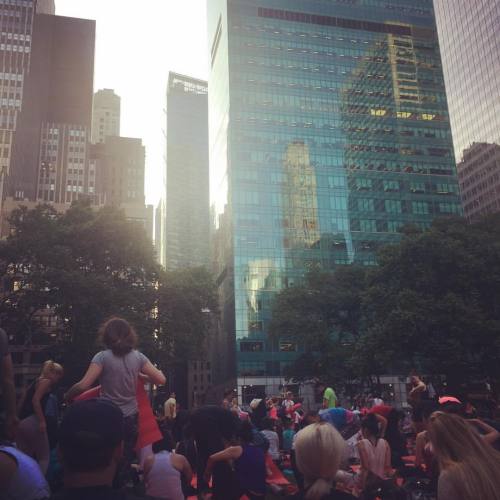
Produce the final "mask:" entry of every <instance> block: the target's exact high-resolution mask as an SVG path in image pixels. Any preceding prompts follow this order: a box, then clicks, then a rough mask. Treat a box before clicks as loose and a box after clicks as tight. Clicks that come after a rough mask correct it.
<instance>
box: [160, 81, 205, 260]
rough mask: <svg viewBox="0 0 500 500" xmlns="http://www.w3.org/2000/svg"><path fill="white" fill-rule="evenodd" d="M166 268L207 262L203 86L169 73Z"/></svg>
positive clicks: (197, 82)
mask: <svg viewBox="0 0 500 500" xmlns="http://www.w3.org/2000/svg"><path fill="white" fill-rule="evenodd" d="M166 130H167V155H166V160H167V175H166V221H165V223H166V242H165V243H166V245H165V246H166V267H167V268H171V269H176V268H181V267H196V266H202V265H207V264H208V260H209V222H210V214H209V198H208V197H209V184H208V96H207V82H204V81H201V80H197V79H196V78H191V77H189V76H184V75H179V74H177V73H170V75H169V80H168V89H167V128H166Z"/></svg>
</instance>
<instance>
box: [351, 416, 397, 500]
mask: <svg viewBox="0 0 500 500" xmlns="http://www.w3.org/2000/svg"><path fill="white" fill-rule="evenodd" d="M361 432H362V435H363V439H361V440H360V441H359V442H358V444H357V448H358V452H359V458H360V461H361V470H360V473H359V477H358V482H357V483H358V484H357V489H358V490H359V491H363V492H364V496H365V498H367V499H368V498H375V497H376V495H375V494H372V491H374V490H375V489H378V488H379V487H380V485H381V482H382V481H383V480H385V479H387V478H388V477H389V476H390V474H391V471H392V469H391V449H390V447H389V444H388V443H387V441H386V440H385V439H382V438H381V437H380V430H379V424H378V420H377V419H376V417H375V415H374V414H369V415H367V416H366V417H365V418H364V419H363V420H362V421H361Z"/></svg>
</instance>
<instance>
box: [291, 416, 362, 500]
mask: <svg viewBox="0 0 500 500" xmlns="http://www.w3.org/2000/svg"><path fill="white" fill-rule="evenodd" d="M345 447H346V444H345V441H344V440H343V439H342V436H341V435H340V434H339V432H338V431H337V430H336V429H335V428H334V427H333V426H332V425H329V424H327V423H326V422H321V423H315V424H310V425H308V426H307V427H304V428H303V429H302V430H301V431H300V432H298V433H297V435H296V439H295V459H296V463H297V467H298V469H299V470H300V472H301V474H302V476H303V481H304V489H303V491H299V493H298V494H297V495H296V496H295V497H293V498H296V499H304V500H348V499H353V498H354V497H353V496H352V495H349V494H347V493H343V492H341V491H337V490H335V488H334V487H335V477H336V475H337V473H338V471H339V466H340V462H341V459H342V457H343V456H344V452H345Z"/></svg>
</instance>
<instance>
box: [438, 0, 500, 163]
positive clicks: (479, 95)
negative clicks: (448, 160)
mask: <svg viewBox="0 0 500 500" xmlns="http://www.w3.org/2000/svg"><path fill="white" fill-rule="evenodd" d="M434 7H435V10H436V22H437V26H438V32H439V42H440V46H441V56H442V59H443V69H444V76H445V81H446V90H447V94H448V104H449V107H450V119H451V128H452V131H453V140H454V143H455V155H456V158H457V161H460V160H461V159H462V155H463V154H464V152H465V150H466V149H468V148H469V147H471V146H472V145H473V144H474V143H497V144H500V41H499V35H498V33H499V30H500V0H474V1H472V2H471V1H470V0H434ZM473 149H474V148H473Z"/></svg>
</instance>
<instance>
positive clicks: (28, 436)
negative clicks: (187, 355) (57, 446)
mask: <svg viewBox="0 0 500 500" xmlns="http://www.w3.org/2000/svg"><path fill="white" fill-rule="evenodd" d="M63 373H64V370H63V367H62V366H61V365H60V364H58V363H54V361H51V360H49V361H45V363H44V364H43V366H42V371H41V373H40V376H39V377H38V378H37V379H36V380H35V381H34V382H33V383H32V384H31V385H30V386H29V387H28V389H27V391H26V393H25V395H24V397H23V398H22V399H21V402H20V405H19V406H20V408H19V418H20V420H21V421H20V423H19V429H18V433H17V445H18V447H19V449H20V450H21V451H22V452H24V453H26V455H28V456H30V457H32V458H34V459H35V460H36V461H37V462H38V464H39V465H40V469H41V471H42V473H43V474H45V473H46V472H47V468H48V466H49V460H50V446H49V437H48V433H47V419H46V417H45V409H46V407H47V401H48V400H49V398H50V396H51V393H52V390H53V388H54V386H55V385H56V384H57V383H58V382H59V381H60V380H61V378H62V376H63Z"/></svg>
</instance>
